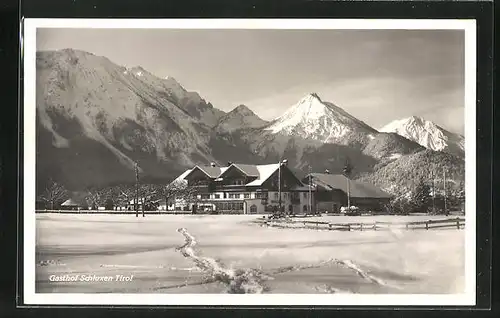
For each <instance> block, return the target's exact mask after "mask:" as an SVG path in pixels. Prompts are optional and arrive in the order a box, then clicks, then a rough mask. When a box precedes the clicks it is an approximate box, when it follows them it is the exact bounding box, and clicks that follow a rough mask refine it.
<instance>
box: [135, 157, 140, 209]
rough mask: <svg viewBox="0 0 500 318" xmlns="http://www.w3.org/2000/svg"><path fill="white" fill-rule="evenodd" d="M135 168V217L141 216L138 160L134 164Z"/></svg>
mask: <svg viewBox="0 0 500 318" xmlns="http://www.w3.org/2000/svg"><path fill="white" fill-rule="evenodd" d="M134 170H135V200H134V201H135V217H136V218H137V217H139V167H138V166H137V162H136V163H135V165H134Z"/></svg>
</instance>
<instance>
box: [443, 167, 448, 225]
mask: <svg viewBox="0 0 500 318" xmlns="http://www.w3.org/2000/svg"><path fill="white" fill-rule="evenodd" d="M443 189H444V214H445V215H448V212H447V210H446V170H444V169H443Z"/></svg>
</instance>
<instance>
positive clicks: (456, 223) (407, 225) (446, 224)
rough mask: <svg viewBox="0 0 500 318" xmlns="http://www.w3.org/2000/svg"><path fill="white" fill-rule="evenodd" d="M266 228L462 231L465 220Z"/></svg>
mask: <svg viewBox="0 0 500 318" xmlns="http://www.w3.org/2000/svg"><path fill="white" fill-rule="evenodd" d="M264 222H265V224H266V225H267V226H272V227H280V228H306V229H316V230H330V231H367V230H372V231H383V230H390V229H405V230H419V229H425V230H430V229H438V228H456V229H463V228H464V227H465V218H459V217H457V218H450V219H442V220H426V221H414V222H380V221H376V222H371V223H361V222H355V223H331V222H321V221H299V220H266V221H264Z"/></svg>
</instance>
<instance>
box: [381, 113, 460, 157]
mask: <svg viewBox="0 0 500 318" xmlns="http://www.w3.org/2000/svg"><path fill="white" fill-rule="evenodd" d="M379 131H381V132H393V133H397V134H398V135H401V136H403V137H405V138H407V139H410V140H412V141H415V142H417V143H418V144H420V145H421V146H424V147H426V148H428V149H431V150H435V151H443V150H449V151H450V152H452V153H461V152H463V151H464V146H465V144H464V137H463V136H462V135H459V134H454V133H452V132H449V131H447V130H446V129H444V128H442V127H440V126H438V125H436V124H435V123H434V122H432V121H430V120H426V119H424V118H422V117H418V116H411V117H407V118H403V119H398V120H394V121H392V122H391V123H389V124H387V125H386V126H384V127H382V128H381V129H379Z"/></svg>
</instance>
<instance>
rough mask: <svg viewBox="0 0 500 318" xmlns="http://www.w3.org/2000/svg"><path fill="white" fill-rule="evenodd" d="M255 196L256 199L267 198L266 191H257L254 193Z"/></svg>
mask: <svg viewBox="0 0 500 318" xmlns="http://www.w3.org/2000/svg"><path fill="white" fill-rule="evenodd" d="M255 198H256V199H267V193H266V192H257V193H255Z"/></svg>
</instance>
